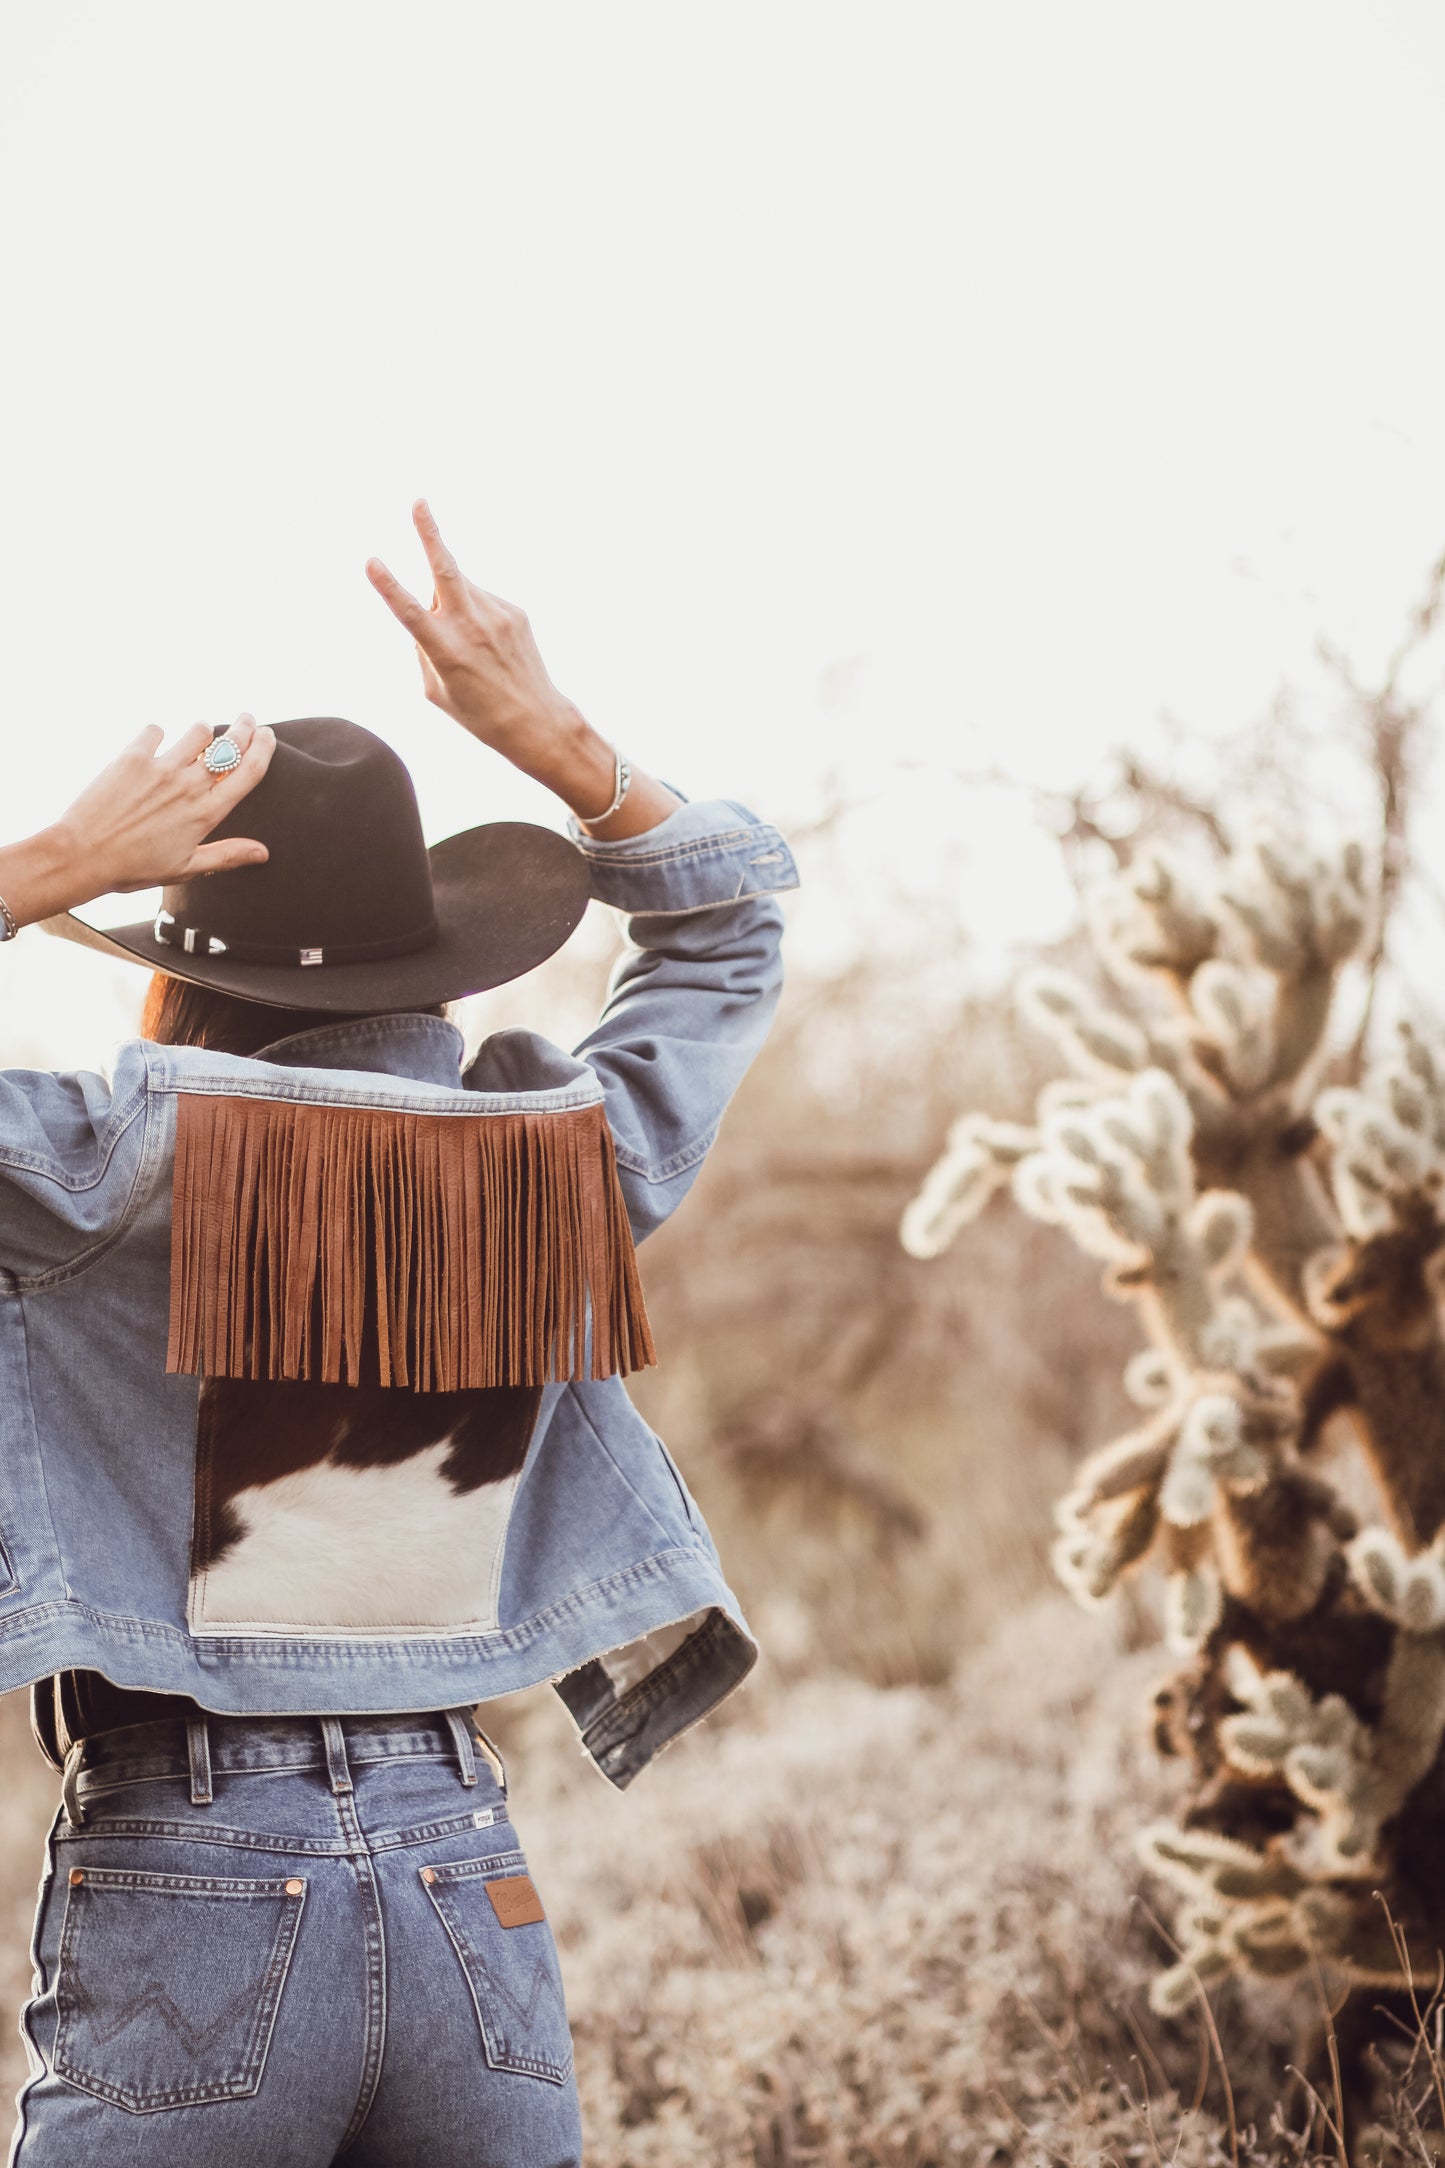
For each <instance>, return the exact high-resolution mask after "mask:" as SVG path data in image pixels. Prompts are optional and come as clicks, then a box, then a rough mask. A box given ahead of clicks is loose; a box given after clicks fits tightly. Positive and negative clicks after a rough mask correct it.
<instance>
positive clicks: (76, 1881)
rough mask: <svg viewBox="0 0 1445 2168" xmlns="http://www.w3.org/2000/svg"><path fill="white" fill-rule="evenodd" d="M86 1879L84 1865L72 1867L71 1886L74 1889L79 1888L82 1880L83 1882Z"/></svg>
mask: <svg viewBox="0 0 1445 2168" xmlns="http://www.w3.org/2000/svg"><path fill="white" fill-rule="evenodd" d="M84 1880H85V1869H84V1868H83V1867H72V1868H71V1870H70V1886H71V1888H72V1889H79V1887H80V1885H81V1883H82V1882H83V1881H84Z"/></svg>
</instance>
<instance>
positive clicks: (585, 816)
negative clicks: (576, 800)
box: [572, 745, 632, 828]
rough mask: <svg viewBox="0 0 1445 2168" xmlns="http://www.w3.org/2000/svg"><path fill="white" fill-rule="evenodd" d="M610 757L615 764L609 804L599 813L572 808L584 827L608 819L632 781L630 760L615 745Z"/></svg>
mask: <svg viewBox="0 0 1445 2168" xmlns="http://www.w3.org/2000/svg"><path fill="white" fill-rule="evenodd" d="M612 758H613V760H614V762H615V763H616V765H615V767H614V769H613V774H612V803H611V805H609V806H604V807H603V809H602V811H601V812H600V813H577V808H576V806H573V808H572V810H573V812H574V813H577V818H578V820H579V821H581V823H582V825H583V827H584V828H593V827H595V826H596V824H597V822H598V821H605V820H610V819H611V818H612V816H613V814H614V813H615V812H616V811H617V808H618V807H619V806H620V805H621V803H622V801H623V799H624V798H625V797H626V796H627V791H628V786H629V784H630V783H631V781H632V763H631V761H630V760H624V759H623V757H622V755H621V753H620V752H619V751H618V750H617V747H616V746H615V745H614V746H613V748H612Z"/></svg>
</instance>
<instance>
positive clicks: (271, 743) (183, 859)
mask: <svg viewBox="0 0 1445 2168" xmlns="http://www.w3.org/2000/svg"><path fill="white" fill-rule="evenodd" d="M230 734H231V736H232V737H233V738H234V739H235V741H236V743H237V745H239V746H240V748H241V760H240V763H239V765H238V766H237V767H235V768H233V769H232V770H231V772H230V773H229V774H228V775H222V776H213V775H211V774H210V773H209V771H208V770H207V769H206V768H205V767H204V766H203V765H202V762H201V757H200V756H201V755H202V753H204V751H205V749H206V747H207V746H208V745H209V744H210V742H211V735H212V734H211V727H210V725H209V724H208V723H195V724H193V725H192V726H191V728H190V729H189V730H184V731H182V733H181V735H180V737H179V738H177V740H176V742H175V744H174V745H172V746H170V747H168V748H167V749H166V750H165V751H164V752H162V751H161V746H162V743H163V740H164V737H165V733H164V731H162V730H161V729H160V728H159V727H158V726H157V725H155V724H151V725H150V726H149V727H148V728H147V729H145V730H143V731H142V732H141V733H140V736H139V737H137V738H133V739H132V740H131V742H130V744H129V745H127V746H125V747H124V748H123V749H122V751H121V752H120V753H118V754H117V756H116V758H115V759H114V760H113V761H112V762H111V764H110V766H109V767H108V768H105V769H103V770H102V772H101V773H100V774H99V775H98V776H97V777H96V778H95V781H94V782H93V783H90V784H88V785H87V786H86V788H85V789H84V790H83V791H82V792H81V794H80V796H79V797H78V798H77V799H76V800H75V803H74V804H73V805H72V806H70V807H68V808H67V810H66V811H65V812H64V813H62V814H61V816H60V818H59V820H58V821H56V822H54V823H53V825H52V826H51V827H49V828H47V829H44V830H43V831H42V832H41V833H40V834H39V835H38V836H33V837H31V838H30V839H29V841H28V842H25V843H17V844H12V845H9V846H6V847H3V848H0V896H3V897H4V899H5V901H6V903H7V904H8V906H9V908H10V910H11V911H12V913H13V914H14V916H15V918H16V919H17V920H18V922H19V923H20V924H21V925H28V924H30V923H31V922H32V921H34V920H35V919H40V918H48V917H50V916H51V915H52V914H53V913H54V912H57V911H68V910H72V909H73V908H74V907H75V906H76V905H77V904H81V903H88V902H90V901H91V899H92V898H93V897H96V896H104V895H108V894H110V893H111V892H112V891H113V890H126V889H136V888H158V887H162V886H164V885H165V883H167V882H169V881H183V880H190V879H192V878H194V876H196V875H197V874H201V873H218V872H220V871H222V870H223V869H225V868H228V867H232V866H253V865H260V864H261V863H262V862H263V861H264V860H265V858H266V856H267V851H266V846H265V845H264V844H263V843H258V842H256V841H255V840H253V839H251V838H247V837H241V836H227V837H225V838H223V839H221V840H220V841H218V842H215V843H207V842H206V841H205V838H206V837H207V836H208V835H209V834H210V832H211V830H212V829H213V828H214V827H215V826H216V824H217V822H218V821H221V820H224V818H225V816H226V815H227V814H228V813H229V812H230V811H231V808H232V807H233V806H235V805H237V804H238V803H239V802H240V800H241V799H242V798H244V797H245V796H246V793H247V792H248V791H250V790H254V789H255V787H256V785H257V784H258V783H259V782H260V780H261V778H262V776H263V775H264V774H265V773H266V770H267V768H268V767H269V766H270V764H271V756H272V754H273V753H274V752H275V750H276V739H275V735H274V733H273V732H272V731H270V730H267V729H262V728H258V727H257V724H256V721H255V718H254V717H253V716H250V715H241V716H238V717H237V719H236V721H235V722H234V723H233V724H232V725H231V732H230Z"/></svg>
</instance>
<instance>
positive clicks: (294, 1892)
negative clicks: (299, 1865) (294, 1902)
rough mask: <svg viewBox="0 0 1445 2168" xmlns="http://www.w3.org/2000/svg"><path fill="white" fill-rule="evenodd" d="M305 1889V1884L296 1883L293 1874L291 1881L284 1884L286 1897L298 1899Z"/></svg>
mask: <svg viewBox="0 0 1445 2168" xmlns="http://www.w3.org/2000/svg"><path fill="white" fill-rule="evenodd" d="M305 1887H306V1884H305V1883H304V1882H298V1881H297V1879H296V1877H295V1875H294V1874H293V1875H292V1877H291V1880H290V1881H289V1882H288V1883H287V1884H286V1895H287V1896H288V1897H299V1896H300V1895H301V1892H302V1890H304V1889H305Z"/></svg>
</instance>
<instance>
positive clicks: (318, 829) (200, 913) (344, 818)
mask: <svg viewBox="0 0 1445 2168" xmlns="http://www.w3.org/2000/svg"><path fill="white" fill-rule="evenodd" d="M274 729H275V734H276V750H275V753H274V754H273V755H272V758H271V764H270V767H269V768H268V769H267V771H266V773H265V775H264V776H263V777H262V778H261V781H260V782H259V783H258V784H257V785H256V786H255V788H254V790H251V791H249V792H248V793H247V795H246V796H245V797H244V798H242V799H241V800H239V802H238V803H237V804H236V805H235V806H234V807H233V808H232V810H231V811H230V813H229V814H227V816H226V818H225V819H224V820H222V821H220V822H218V824H217V825H216V827H215V828H214V829H212V831H211V835H212V838H219V837H223V836H248V837H254V838H255V840H256V841H257V842H259V843H264V844H265V846H266V849H267V852H268V854H269V855H268V857H267V859H266V862H265V864H264V865H252V866H237V867H233V868H231V869H230V870H228V871H224V872H219V873H207V874H201V875H198V876H197V877H196V878H195V879H193V880H189V881H177V882H173V883H172V884H171V885H170V886H169V887H168V888H166V889H165V891H164V892H163V894H162V898H161V913H160V916H159V918H158V919H157V922H156V928H157V933H158V934H159V935H160V937H161V938H162V939H163V940H164V941H166V942H167V943H168V944H170V945H172V946H176V947H182V948H185V949H186V950H188V951H189V952H190V953H192V954H197V953H199V954H203V955H204V954H211V955H219V954H222V953H224V954H227V955H229V956H232V957H234V958H236V959H238V960H242V961H251V962H257V963H261V962H266V963H290V964H320V965H323V966H324V965H325V964H327V963H355V962H362V961H366V960H369V959H374V958H379V957H386V956H402V955H406V954H409V953H410V952H412V951H414V950H417V949H422V948H425V947H427V946H428V945H429V944H430V943H431V942H432V941H433V940H434V939H435V938H436V934H437V918H436V906H435V901H434V898H433V893H432V870H431V860H430V858H429V856H428V853H427V847H426V839H425V837H424V836H423V834H422V826H421V814H420V812H419V810H418V808H417V802H416V791H415V789H414V788H413V786H412V780H411V777H410V775H409V774H408V772H407V769H406V764H405V762H404V761H403V760H402V759H401V758H400V756H399V755H398V754H397V753H395V752H393V750H392V748H391V747H390V746H389V745H387V744H386V743H385V742H384V741H383V740H382V739H380V738H378V737H376V736H374V735H373V733H372V732H371V731H369V730H363V729H362V727H361V726H360V724H359V723H351V722H347V721H346V720H345V718H344V717H342V716H339V715H311V716H303V717H299V718H297V719H296V720H294V721H291V722H285V723H277V724H275V725H274Z"/></svg>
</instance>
